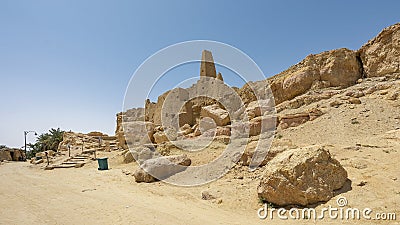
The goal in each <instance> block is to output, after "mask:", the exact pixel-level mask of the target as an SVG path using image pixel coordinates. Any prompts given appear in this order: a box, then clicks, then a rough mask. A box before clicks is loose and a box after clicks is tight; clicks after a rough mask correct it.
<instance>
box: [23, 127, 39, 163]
mask: <svg viewBox="0 0 400 225" xmlns="http://www.w3.org/2000/svg"><path fill="white" fill-rule="evenodd" d="M29 133H35V135H37V133H36V132H35V131H32V130H30V131H24V138H25V149H24V150H25V161H26V135H28V134H29Z"/></svg>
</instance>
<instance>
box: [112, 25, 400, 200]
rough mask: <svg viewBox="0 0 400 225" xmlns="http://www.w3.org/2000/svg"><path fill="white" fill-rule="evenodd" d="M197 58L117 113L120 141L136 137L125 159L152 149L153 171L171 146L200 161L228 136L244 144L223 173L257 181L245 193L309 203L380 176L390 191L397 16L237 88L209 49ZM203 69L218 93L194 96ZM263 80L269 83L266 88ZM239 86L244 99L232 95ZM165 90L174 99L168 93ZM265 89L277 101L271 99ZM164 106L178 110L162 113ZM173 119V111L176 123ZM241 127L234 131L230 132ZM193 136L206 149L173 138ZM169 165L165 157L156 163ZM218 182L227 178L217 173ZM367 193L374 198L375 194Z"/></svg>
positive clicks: (399, 148)
mask: <svg viewBox="0 0 400 225" xmlns="http://www.w3.org/2000/svg"><path fill="white" fill-rule="evenodd" d="M206 59H207V60H206ZM203 60H204V65H202V66H201V71H200V75H201V76H200V79H199V81H198V82H197V83H196V84H194V85H193V86H192V87H190V88H187V89H183V88H178V89H173V90H170V91H168V92H166V93H164V94H163V95H161V96H159V98H158V101H157V102H150V101H149V100H147V101H146V104H145V109H132V110H130V111H128V112H124V113H120V114H118V115H117V129H116V136H117V137H118V140H119V143H120V144H119V146H120V147H122V148H125V149H127V148H128V146H130V147H131V146H134V147H131V148H130V152H129V151H125V152H124V157H125V159H129V160H124V161H125V162H132V161H137V162H139V163H142V162H146V160H147V159H149V158H152V157H153V156H156V158H157V159H155V160H154V158H153V161H154V162H153V161H152V162H151V163H150V161H147V164H146V167H148V169H149V170H153V171H158V172H159V170H158V169H159V168H158V166H160V165H163V163H162V162H163V160H164V158H163V157H167V156H168V155H172V157H175V156H176V157H178V158H179V157H180V158H179V159H182V158H184V159H185V163H186V162H187V161H189V163H186V164H187V165H195V166H196V165H203V164H206V163H207V162H210V161H212V160H215V159H216V158H218V156H219V155H220V154H221V153H222V152H223V150H224V148H225V146H227V145H229V144H232V143H234V144H235V146H236V147H238V148H239V147H241V146H244V148H245V151H244V153H243V154H242V155H241V157H240V159H239V162H238V163H237V165H236V166H235V167H234V169H233V170H232V171H230V172H229V173H228V174H227V175H226V177H225V178H224V179H227V180H232V179H236V178H237V177H247V178H248V185H251V186H254V188H253V189H251V190H249V191H248V193H247V192H246V194H244V195H245V196H247V197H249V196H251V194H249V193H250V192H252V193H254V192H255V191H254V189H257V190H258V196H259V198H260V199H264V200H266V201H268V202H272V203H275V204H278V205H293V204H294V205H310V204H316V203H319V202H321V201H322V202H324V201H329V199H330V198H332V197H333V196H335V195H337V194H339V193H345V192H347V191H349V189H348V185H351V184H349V182H354V184H353V185H351V186H352V187H353V186H354V185H356V186H354V187H353V189H355V191H353V192H351V193H350V194H347V195H348V196H354V195H360V193H362V190H361V189H360V188H359V187H362V186H365V183H369V182H371V183H372V184H369V185H368V186H369V188H370V190H372V191H373V192H374V193H377V194H381V195H384V193H383V192H382V191H380V190H379V184H378V183H379V180H386V179H388V178H387V177H389V179H390V180H388V181H387V183H386V184H385V185H383V186H385V188H386V189H387V190H389V191H390V192H391V193H392V192H393V193H392V194H395V188H394V187H395V185H398V184H397V183H396V182H398V179H400V177H398V175H399V174H398V172H397V173H396V171H395V169H394V168H395V167H394V165H395V163H396V160H395V158H398V156H399V154H400V145H399V140H400V139H399V137H400V136H399V135H400V124H399V123H400V117H399V115H400V23H398V24H395V25H393V26H390V27H388V28H386V29H384V30H383V31H382V32H381V33H380V34H379V35H378V36H377V37H375V38H373V39H372V40H370V41H369V42H368V43H366V44H365V45H364V46H362V47H361V48H360V49H359V50H356V51H354V50H349V49H345V48H342V49H337V50H331V51H326V52H322V53H320V54H316V55H309V56H307V57H306V58H305V59H304V60H302V61H301V62H300V63H298V64H296V65H294V66H292V67H290V68H289V69H287V70H285V71H283V72H281V73H279V74H277V75H275V76H273V77H271V78H268V79H266V80H263V81H256V82H249V83H247V84H245V85H244V86H243V87H242V88H229V89H231V91H232V90H233V93H232V92H229V90H227V89H226V90H225V89H224V87H225V86H224V83H223V78H222V75H221V74H218V75H217V74H216V73H217V71H216V70H215V67H214V64H213V62H212V56H211V53H210V52H207V51H205V52H203ZM216 77H218V79H214V78H216ZM208 78H213V79H214V83H212V85H216V86H215V87H219V88H214V89H213V90H212V91H210V93H207V94H211V95H212V96H217V97H216V98H207V97H196V96H198V94H199V93H200V94H202V90H204V87H205V88H206V86H205V85H210V83H208V81H207V79H208ZM268 86H269V87H270V92H268V91H266V90H268V89H267V88H266V87H268ZM213 87H214V86H213ZM235 95H238V96H239V97H240V99H241V102H236V100H237V99H236V98H235V97H233V96H235ZM171 96H172V97H173V99H178V100H174V101H169V99H168V98H171ZM256 96H258V97H261V98H258V99H257V98H256ZM271 96H273V99H274V102H271V101H268V100H269V99H270V98H271ZM166 102H167V103H168V104H165V103H166ZM221 102H223V103H229V104H230V106H231V108H227V107H225V106H226V104H222V103H221ZM163 107H166V108H168V109H169V108H171V110H172V109H179V110H177V112H176V113H170V114H168V113H167V114H168V115H162V113H163V110H162V109H163ZM167 111H168V110H167ZM162 117H164V118H166V121H167V123H166V124H165V123H163V122H164V121H162ZM206 118H211V120H207V119H206ZM240 120H246V122H245V123H243V124H244V125H243V127H240V128H238V127H233V126H232V124H233V123H232V121H240ZM171 121H178V122H177V123H176V124H178V126H174V124H173V123H171ZM140 124H141V125H140ZM140 127H142V128H140ZM275 128H276V130H275ZM237 129H239V131H240V132H239V134H238V133H235V132H234V131H235V130H236V131H237ZM240 129H242V130H240ZM246 129H247V130H246ZM246 132H247V133H248V136H249V137H247V139H243V138H244V137H243V136H241V134H240V133H246ZM138 134H140V135H138ZM143 134H144V135H143ZM265 134H272V135H274V136H273V137H274V139H273V141H272V144H271V146H272V147H271V149H270V150H269V152H268V154H267V155H265V157H264V156H263V157H262V158H261V159H260V158H257V156H256V154H255V152H256V150H257V148H268V147H269V146H268V144H267V145H262V144H261V145H260V144H259V143H260V140H263V139H268V138H270V137H271V135H265ZM199 137H200V138H205V139H207V138H208V139H207V140H212V143H211V144H210V145H208V146H206V147H205V151H207V154H204V151H202V152H196V151H193V152H187V151H186V152H185V151H184V150H185V148H183V147H188V144H187V143H186V145H184V146H183V147H182V146H177V143H178V144H179V141H185V140H189V141H191V142H190V144H189V145H195V142H196V140H199V139H198V138H199ZM200 140H201V139H200ZM233 140H239V142H233ZM241 140H243V141H241ZM172 141H173V143H172ZM148 144H152V147H150V145H148ZM137 146H140V147H139V148H137ZM154 147H155V148H154ZM181 154H185V155H184V156H182V155H181ZM174 155H175V156H174ZM177 155H178V156H177ZM179 155H180V156H179ZM168 157H171V156H168ZM258 157H259V156H258ZM161 159H162V160H161ZM294 159H296V160H294ZM254 160H256V161H257V160H261V161H262V162H260V164H259V165H260V166H261V167H260V168H258V169H256V170H255V171H253V172H249V171H246V170H244V169H243V168H244V166H248V165H251V163H252V161H254ZM281 162H288V163H287V164H285V165H282V164H281ZM377 162H378V163H382V165H383V166H382V168H383V169H384V170H385V173H380V172H378V173H376V175H375V176H374V177H372V176H367V175H366V174H368V173H372V172H373V171H372V170H373V168H372V167H371V168H369V164H373V163H377ZM156 165H158V166H156ZM265 165H267V166H265ZM321 165H323V166H321ZM166 168H168V166H167V165H164V166H161V170H166ZM382 168H380V169H382ZM288 171H289V172H288ZM135 174H137V175H138V177H137V181H138V182H139V181H140V182H141V181H149V182H154V181H156V180H157V179H154V177H151V176H149V175H148V174H146V173H145V172H144V171H142V170H141V169H139V170H138V171H137V172H136V173H135ZM301 174H303V175H304V176H302V175H301ZM313 174H314V175H315V174H319V175H318V177H319V178H318V179H317V178H315V177H314V178H313ZM139 175H140V176H139ZM339 175H340V176H339ZM385 177H386V178H385ZM315 179H317V180H315ZM376 182H377V183H376ZM215 185H216V187H218V188H222V187H224V184H220V183H219V182H217V184H215ZM221 185H222V186H221ZM282 193H291V194H290V195H289V197H288V195H285V196H282ZM231 194H233V195H234V193H231ZM228 195H229V191H228ZM227 198H228V199H230V198H229V197H227ZM249 198H252V197H249ZM228 201H229V200H228ZM232 201H233V200H232ZM369 201H370V202H372V203H373V204H375V203H376V202H375V201H374V200H372V197H371V196H369ZM388 204H389V203H388ZM389 205H391V206H393V204H392V203H390V204H389Z"/></svg>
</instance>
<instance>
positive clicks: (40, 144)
mask: <svg viewBox="0 0 400 225" xmlns="http://www.w3.org/2000/svg"><path fill="white" fill-rule="evenodd" d="M63 134H64V131H62V130H60V128H57V129H54V128H51V129H50V130H49V132H48V133H44V134H41V135H39V136H38V137H37V139H36V142H35V143H34V144H31V143H30V144H28V147H29V148H30V149H31V150H30V151H29V152H28V153H27V158H32V157H34V156H35V155H36V153H38V152H42V151H46V150H53V151H57V148H58V145H59V144H60V142H61V141H62V139H63Z"/></svg>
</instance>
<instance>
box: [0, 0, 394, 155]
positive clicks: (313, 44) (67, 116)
mask: <svg viewBox="0 0 400 225" xmlns="http://www.w3.org/2000/svg"><path fill="white" fill-rule="evenodd" d="M399 8H400V1H396V0H392V1H390V0H388V1H368V0H363V1H344V0H335V1H208V0H202V1H174V0H169V1H161V0H160V1H122V0H120V1H111V0H110V1H101V0H93V1H78V0H65V1H57V0H35V1H20V0H9V1H8V0H0V84H1V95H0V104H1V110H0V144H6V145H9V146H13V147H21V146H22V145H23V131H24V130H35V131H37V132H38V133H42V132H46V131H47V130H48V129H50V128H57V127H60V128H62V129H64V130H73V131H79V132H88V131H92V130H99V131H103V132H106V133H108V134H113V133H114V129H115V114H116V113H117V112H119V111H121V109H122V103H123V99H124V93H125V89H126V87H127V85H128V82H129V80H130V78H131V76H132V74H133V73H134V71H135V70H136V69H137V68H138V66H139V65H140V64H141V63H142V62H143V61H144V60H145V59H146V58H148V57H149V56H151V55H152V54H153V53H155V52H156V51H158V50H160V49H162V48H165V47H167V46H169V45H172V44H175V43H178V42H182V41H189V40H198V39H205V40H215V41H219V42H223V43H227V44H230V45H232V46H234V47H236V48H238V49H240V50H242V51H243V52H245V53H246V54H247V55H249V56H250V57H251V58H252V59H253V60H254V61H255V62H256V63H257V64H258V66H259V67H260V68H261V70H262V71H263V72H264V74H265V75H266V76H271V75H274V74H276V73H279V72H281V71H282V70H284V69H286V68H288V67H289V66H290V65H293V64H295V63H297V62H298V61H300V60H302V59H303V58H304V57H305V56H307V55H308V54H311V53H319V52H321V51H325V50H330V49H336V48H341V47H347V48H350V49H358V48H359V47H360V46H361V45H362V44H364V43H365V42H367V41H368V40H369V39H371V38H372V37H374V36H375V35H376V34H377V33H378V32H379V31H380V30H382V29H383V28H384V27H386V26H389V25H391V24H394V23H396V22H399V21H400V14H399V12H398V9H399ZM200 55H201V53H200V52H199V58H200ZM196 67H197V66H196ZM192 68H194V71H193V73H195V74H196V73H198V69H196V68H195V67H192ZM177 79H178V78H177ZM160 92H162V90H160ZM28 141H30V142H32V141H34V137H33V135H30V136H29V138H28Z"/></svg>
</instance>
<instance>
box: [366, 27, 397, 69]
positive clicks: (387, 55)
mask: <svg viewBox="0 0 400 225" xmlns="http://www.w3.org/2000/svg"><path fill="white" fill-rule="evenodd" d="M359 54H360V57H361V60H362V62H363V69H364V73H365V75H366V76H367V77H378V76H385V75H391V74H394V73H400V23H397V24H395V25H393V26H390V27H387V28H385V29H384V30H383V31H382V32H381V33H379V34H378V36H376V37H375V38H373V39H372V40H370V41H369V42H368V43H367V44H365V45H364V46H363V47H361V49H360V50H359Z"/></svg>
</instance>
